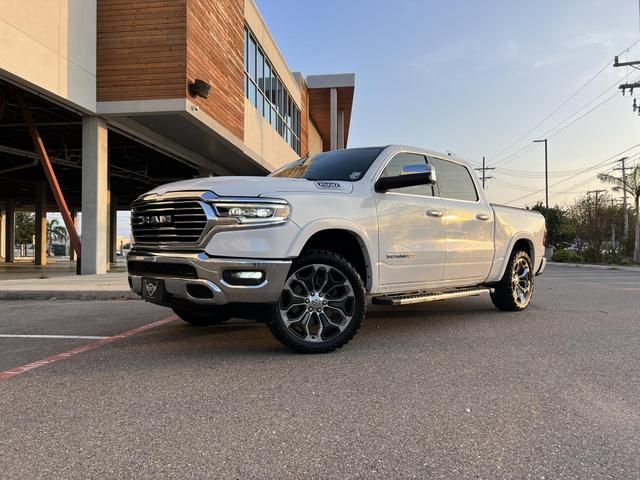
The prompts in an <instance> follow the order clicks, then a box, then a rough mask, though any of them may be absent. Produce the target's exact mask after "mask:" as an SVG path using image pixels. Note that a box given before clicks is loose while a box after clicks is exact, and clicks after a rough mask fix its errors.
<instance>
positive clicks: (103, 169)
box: [81, 115, 109, 275]
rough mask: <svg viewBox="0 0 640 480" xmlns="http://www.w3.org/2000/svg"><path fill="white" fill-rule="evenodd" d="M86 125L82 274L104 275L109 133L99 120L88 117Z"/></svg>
mask: <svg viewBox="0 0 640 480" xmlns="http://www.w3.org/2000/svg"><path fill="white" fill-rule="evenodd" d="M82 123H83V125H82V209H81V210H82V241H83V247H84V248H83V254H82V258H81V263H82V274H83V275H87V274H102V273H106V272H107V261H108V257H107V240H108V230H107V225H108V222H109V208H108V193H109V188H108V177H109V153H108V129H107V122H106V121H105V120H104V119H102V118H100V117H96V116H91V115H85V116H84V117H83V122H82Z"/></svg>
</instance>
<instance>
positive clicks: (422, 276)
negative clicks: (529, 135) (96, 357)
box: [127, 146, 546, 353]
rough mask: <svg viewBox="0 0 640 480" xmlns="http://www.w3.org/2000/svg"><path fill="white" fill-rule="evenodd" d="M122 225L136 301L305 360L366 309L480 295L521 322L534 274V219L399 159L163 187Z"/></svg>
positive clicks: (372, 151)
mask: <svg viewBox="0 0 640 480" xmlns="http://www.w3.org/2000/svg"><path fill="white" fill-rule="evenodd" d="M131 225H132V232H133V237H134V246H133V249H132V251H131V252H130V253H129V255H128V257H127V263H128V269H129V282H130V285H131V288H132V290H133V291H134V292H136V293H137V294H139V295H140V296H142V298H144V299H145V300H147V301H150V302H154V303H157V304H160V305H165V306H167V307H170V308H172V309H173V311H174V312H175V313H176V315H178V316H179V317H180V318H182V319H183V320H185V321H186V322H188V323H191V324H194V325H211V324H215V323H220V322H223V321H225V320H227V319H228V318H231V317H253V318H256V319H258V320H261V321H264V322H266V323H267V325H268V326H269V329H270V330H271V332H272V333H273V334H274V335H275V336H276V337H277V339H278V340H280V341H281V342H282V343H283V344H284V345H286V346H287V347H289V348H291V349H293V350H295V351H299V352H308V353H319V352H328V351H331V350H334V349H336V348H338V347H341V346H343V345H344V344H346V343H347V342H348V341H349V340H350V339H351V338H352V337H353V336H354V335H355V334H356V332H357V331H358V329H359V328H360V325H361V324H362V321H363V319H364V317H365V311H366V308H367V303H368V301H369V300H371V301H372V302H373V303H380V304H387V305H404V304H408V303H417V302H428V301H433V300H443V299H448V298H457V297H464V296H472V295H480V294H483V293H488V294H490V296H491V300H492V301H493V303H494V305H495V306H496V307H497V308H498V309H500V310H507V311H519V310H524V309H525V308H527V306H528V305H529V303H530V302H531V298H532V295H533V287H534V278H535V276H536V275H539V274H541V273H542V271H543V270H544V268H545V258H544V242H545V235H546V230H545V221H544V218H543V217H542V215H540V214H539V213H537V212H534V211H528V210H521V209H515V208H509V207H503V206H498V205H491V204H490V203H489V202H488V201H487V199H486V198H485V196H484V193H483V191H482V189H481V188H480V186H479V184H478V180H477V178H476V176H475V175H474V172H473V170H472V168H471V167H470V166H469V165H468V164H467V163H466V162H465V161H464V160H461V159H459V158H456V157H453V156H449V155H444V154H440V153H436V152H432V151H429V150H422V149H417V148H410V147H403V146H388V147H380V148H355V149H347V150H338V151H333V152H326V153H320V154H317V155H311V156H307V157H304V158H301V159H299V160H297V161H295V162H293V163H290V164H288V165H286V166H284V167H283V168H281V169H279V170H277V171H276V172H274V173H272V174H271V175H269V176H268V177H211V178H202V179H194V180H185V181H180V182H176V183H171V184H168V185H164V186H161V187H159V188H156V189H155V190H152V191H151V192H149V193H147V194H145V195H142V196H141V197H140V198H138V199H137V200H136V201H135V202H134V204H133V206H132V217H131Z"/></svg>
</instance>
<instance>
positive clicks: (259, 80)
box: [256, 49, 264, 92]
mask: <svg viewBox="0 0 640 480" xmlns="http://www.w3.org/2000/svg"><path fill="white" fill-rule="evenodd" d="M257 75H258V76H257V77H256V79H257V83H258V88H259V89H260V90H262V91H263V92H264V55H263V54H262V50H260V49H258V74H257Z"/></svg>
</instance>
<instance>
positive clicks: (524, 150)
mask: <svg viewBox="0 0 640 480" xmlns="http://www.w3.org/2000/svg"><path fill="white" fill-rule="evenodd" d="M618 82H619V81H618V80H616V81H615V83H613V84H612V85H610V86H609V87H607V88H606V89H605V90H604V91H603V92H602V93H600V95H598V96H597V97H595V98H593V99H592V100H591V101H589V102H588V103H587V104H585V105H584V106H583V107H581V108H580V109H578V110H577V111H576V112H574V113H573V114H571V115H569V116H568V117H567V118H565V119H564V120H562V121H561V122H559V123H557V124H556V125H555V126H554V127H553V128H551V129H550V130H548V131H547V132H545V133H543V134H541V135H540V137H547V138H548V137H552V136H554V135H557V134H559V133H560V132H562V131H564V130H566V129H567V128H569V127H570V126H572V125H574V124H575V123H576V122H578V121H579V120H581V119H583V118H584V117H586V116H587V115H589V114H590V113H592V112H594V111H595V110H597V109H598V108H600V107H601V106H602V105H604V104H605V103H607V102H609V101H611V100H613V99H614V98H615V97H616V95H617V92H616V93H614V94H613V95H611V96H609V97H607V98H606V99H605V100H604V101H603V102H601V103H599V104H598V105H596V106H595V107H593V108H592V109H591V110H588V111H587V112H585V113H583V114H582V115H580V116H579V117H577V118H575V119H574V120H573V121H571V122H570V123H568V124H567V125H564V126H562V124H564V123H565V122H567V121H570V120H571V119H572V118H573V117H575V116H576V115H578V114H579V113H580V112H582V111H583V110H584V109H585V108H587V107H589V106H590V105H591V104H593V103H594V102H595V101H596V100H598V99H599V98H601V97H602V96H603V95H604V94H606V93H607V92H608V91H609V90H611V89H612V88H614V87H617V85H618ZM561 126H562V127H561ZM559 127H561V128H560V129H559V130H557V129H558V128H559ZM534 148H535V145H533V146H532V145H526V146H524V147H523V148H522V149H520V150H519V151H517V152H515V153H512V154H511V155H508V156H506V157H504V158H503V159H502V160H498V161H497V162H495V165H502V164H504V163H507V162H510V161H512V160H514V159H515V158H517V157H519V156H521V155H524V154H525V153H528V152H530V151H531V150H533V149H534Z"/></svg>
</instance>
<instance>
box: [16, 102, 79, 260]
mask: <svg viewBox="0 0 640 480" xmlns="http://www.w3.org/2000/svg"><path fill="white" fill-rule="evenodd" d="M13 95H14V97H15V98H16V99H17V100H18V103H19V105H20V110H21V111H22V116H23V118H24V120H25V122H26V123H27V125H28V127H29V133H30V134H31V139H32V140H33V144H34V145H35V147H36V151H37V153H38V155H39V156H40V162H41V163H42V168H44V173H45V175H46V176H47V180H48V181H49V186H50V187H51V191H52V192H53V196H54V198H55V199H56V204H57V205H58V210H59V211H60V214H61V215H62V220H64V225H65V227H66V228H67V232H68V233H69V239H70V240H71V245H72V246H73V248H74V250H75V251H76V253H77V254H78V256H80V237H79V236H78V232H76V229H75V228H74V226H73V222H72V221H71V215H70V214H69V207H67V202H66V201H65V199H64V195H63V194H62V190H61V189H60V184H59V183H58V178H57V177H56V173H55V172H54V171H53V167H52V166H51V161H50V160H49V155H48V154H47V150H46V149H45V148H44V142H43V141H42V137H41V136H40V132H38V128H37V127H36V125H35V122H34V121H33V116H32V115H31V110H30V109H29V105H28V104H27V99H26V98H25V96H24V94H23V93H22V92H21V91H19V90H15V91H14V92H13Z"/></svg>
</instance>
